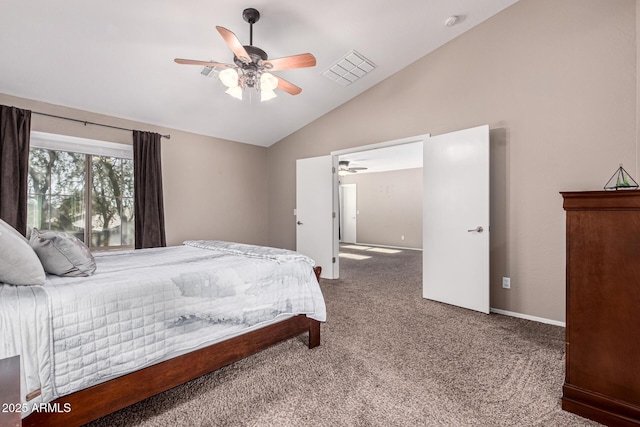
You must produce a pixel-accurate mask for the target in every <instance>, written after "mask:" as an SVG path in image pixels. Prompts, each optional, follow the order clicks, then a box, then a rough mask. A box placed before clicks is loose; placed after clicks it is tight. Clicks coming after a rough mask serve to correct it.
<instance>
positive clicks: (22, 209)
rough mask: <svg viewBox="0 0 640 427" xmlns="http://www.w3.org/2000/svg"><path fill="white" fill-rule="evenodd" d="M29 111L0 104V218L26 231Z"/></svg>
mask: <svg viewBox="0 0 640 427" xmlns="http://www.w3.org/2000/svg"><path fill="white" fill-rule="evenodd" d="M30 136H31V111H29V110H22V109H20V108H16V107H7V106H5V105H0V218H2V219H3V220H4V221H5V222H6V223H7V224H10V225H11V226H13V227H14V228H15V229H16V230H18V231H19V232H20V233H22V234H23V235H26V232H27V191H28V190H27V176H28V173H29V139H30Z"/></svg>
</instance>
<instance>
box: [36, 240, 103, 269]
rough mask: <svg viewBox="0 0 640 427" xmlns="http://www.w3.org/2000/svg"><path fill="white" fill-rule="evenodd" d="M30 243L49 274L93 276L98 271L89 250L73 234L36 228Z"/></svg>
mask: <svg viewBox="0 0 640 427" xmlns="http://www.w3.org/2000/svg"><path fill="white" fill-rule="evenodd" d="M29 243H30V244H31V247H32V248H33V250H34V251H36V254H38V258H40V262H42V266H43V267H44V270H45V271H46V272H47V273H50V274H55V275H57V276H91V275H92V274H93V273H94V272H95V271H96V261H95V260H94V259H93V255H92V254H91V251H90V250H89V248H88V247H87V246H86V245H85V244H84V243H82V241H81V240H80V239H78V238H77V237H75V236H72V235H71V234H68V233H65V232H62V231H49V230H47V231H45V230H43V231H40V230H38V229H37V228H34V229H33V231H32V232H31V240H30V242H29Z"/></svg>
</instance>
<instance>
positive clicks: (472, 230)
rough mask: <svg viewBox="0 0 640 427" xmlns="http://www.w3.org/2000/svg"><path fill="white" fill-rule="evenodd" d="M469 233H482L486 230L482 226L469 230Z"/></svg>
mask: <svg viewBox="0 0 640 427" xmlns="http://www.w3.org/2000/svg"><path fill="white" fill-rule="evenodd" d="M467 231H468V232H469V233H472V232H474V231H477V232H478V233H482V232H483V231H484V228H482V226H481V225H479V226H477V227H476V228H472V229H471V230H467Z"/></svg>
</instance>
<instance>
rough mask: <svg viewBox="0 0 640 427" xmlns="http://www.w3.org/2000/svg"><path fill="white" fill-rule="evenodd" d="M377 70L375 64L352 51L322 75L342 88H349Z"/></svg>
mask: <svg viewBox="0 0 640 427" xmlns="http://www.w3.org/2000/svg"><path fill="white" fill-rule="evenodd" d="M375 68H376V66H375V64H374V63H373V62H371V61H369V60H368V59H367V58H365V57H364V56H362V55H361V54H360V53H358V52H356V51H355V50H352V51H351V52H349V53H347V54H346V55H345V56H343V57H342V58H340V59H339V60H337V61H336V62H335V63H334V64H333V65H332V66H331V67H329V68H328V69H326V70H325V71H324V72H323V73H322V75H324V76H325V77H327V78H328V79H330V80H333V81H334V82H336V83H338V84H340V85H342V86H349V85H350V84H351V83H354V82H355V81H357V80H360V79H361V78H362V77H364V76H366V75H367V74H369V73H370V72H371V71H373V70H374V69H375Z"/></svg>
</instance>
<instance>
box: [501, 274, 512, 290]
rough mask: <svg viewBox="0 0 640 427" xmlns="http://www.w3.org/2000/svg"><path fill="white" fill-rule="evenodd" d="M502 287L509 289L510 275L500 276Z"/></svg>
mask: <svg viewBox="0 0 640 427" xmlns="http://www.w3.org/2000/svg"><path fill="white" fill-rule="evenodd" d="M502 287H503V288H505V289H511V277H503V278H502Z"/></svg>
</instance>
